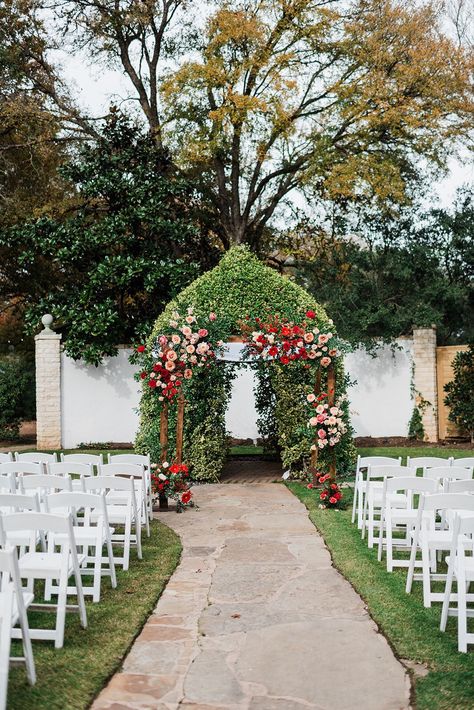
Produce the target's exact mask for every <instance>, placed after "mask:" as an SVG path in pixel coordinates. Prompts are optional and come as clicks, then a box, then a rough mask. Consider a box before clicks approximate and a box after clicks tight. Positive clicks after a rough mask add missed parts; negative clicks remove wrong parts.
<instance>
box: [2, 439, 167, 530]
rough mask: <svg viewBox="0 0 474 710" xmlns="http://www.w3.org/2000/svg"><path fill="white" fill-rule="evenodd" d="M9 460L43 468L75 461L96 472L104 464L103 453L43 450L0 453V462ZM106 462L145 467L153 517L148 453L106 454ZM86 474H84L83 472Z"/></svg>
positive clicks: (150, 516) (149, 514)
mask: <svg viewBox="0 0 474 710" xmlns="http://www.w3.org/2000/svg"><path fill="white" fill-rule="evenodd" d="M11 461H17V462H19V463H20V462H25V463H39V464H42V465H43V466H44V467H45V468H46V466H47V465H50V464H57V463H69V464H72V463H75V464H83V465H87V466H90V467H92V471H93V472H94V469H95V471H97V472H98V469H99V466H103V465H104V463H105V462H104V456H103V454H87V453H73V454H63V453H61V454H60V455H58V454H57V453H46V452H43V451H27V452H21V453H18V452H15V454H12V452H9V453H0V464H1V463H9V462H11ZM107 463H109V464H112V463H113V464H119V463H120V464H136V465H139V466H143V467H144V469H145V479H146V493H147V497H146V510H147V514H148V519H149V520H152V519H153V499H152V488H151V465H150V456H149V455H148V454H108V455H107ZM85 475H86V474H85Z"/></svg>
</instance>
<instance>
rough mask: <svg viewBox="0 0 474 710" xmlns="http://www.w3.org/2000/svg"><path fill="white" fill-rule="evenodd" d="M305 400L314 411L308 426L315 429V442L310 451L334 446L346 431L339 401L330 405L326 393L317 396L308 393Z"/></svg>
mask: <svg viewBox="0 0 474 710" xmlns="http://www.w3.org/2000/svg"><path fill="white" fill-rule="evenodd" d="M306 400H307V401H308V403H309V404H310V405H311V407H312V409H314V414H313V416H312V417H311V418H310V420H309V426H311V427H317V430H316V434H317V440H316V443H315V444H313V445H312V446H311V449H315V448H316V447H317V448H319V449H325V448H326V447H327V446H329V447H332V446H336V444H338V443H339V442H340V441H341V438H342V436H343V434H345V433H346V431H347V427H346V425H345V423H344V420H343V416H344V412H343V411H342V409H341V406H340V404H341V400H338V402H337V403H336V404H333V405H331V404H330V403H329V401H328V396H327V393H326V392H321V394H320V395H319V396H317V395H316V394H314V393H310V394H308V395H307V396H306Z"/></svg>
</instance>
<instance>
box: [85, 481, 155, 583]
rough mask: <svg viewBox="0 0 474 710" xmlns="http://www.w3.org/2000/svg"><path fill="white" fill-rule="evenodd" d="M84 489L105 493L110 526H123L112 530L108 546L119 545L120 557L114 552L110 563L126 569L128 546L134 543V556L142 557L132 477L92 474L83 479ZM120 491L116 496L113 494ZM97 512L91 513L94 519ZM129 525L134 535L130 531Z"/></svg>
mask: <svg viewBox="0 0 474 710" xmlns="http://www.w3.org/2000/svg"><path fill="white" fill-rule="evenodd" d="M84 485H85V487H86V491H92V492H94V493H105V494H106V503H107V517H108V519H109V524H110V525H121V526H122V525H123V527H124V532H123V533H117V532H114V533H113V535H112V536H111V538H112V546H113V547H115V546H116V545H117V544H118V545H120V546H121V547H122V546H123V555H122V556H121V557H119V556H116V555H114V558H113V560H114V563H115V564H116V565H120V566H122V567H123V569H124V570H128V567H129V563H130V547H131V545H134V546H136V548H137V556H138V559H139V560H141V559H142V540H141V532H142V528H141V521H140V514H139V511H138V507H137V501H136V497H135V486H134V485H133V479H132V478H122V477H120V476H94V477H93V478H86V479H85V480H84ZM118 493H120V495H117V494H118ZM96 519H97V514H96V513H95V514H94V513H93V514H92V515H91V520H92V521H95V520H96ZM132 526H134V527H135V534H132Z"/></svg>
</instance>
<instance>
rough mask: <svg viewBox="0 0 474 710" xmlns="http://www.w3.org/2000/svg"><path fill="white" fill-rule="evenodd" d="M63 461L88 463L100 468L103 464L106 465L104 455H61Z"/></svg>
mask: <svg viewBox="0 0 474 710" xmlns="http://www.w3.org/2000/svg"><path fill="white" fill-rule="evenodd" d="M61 461H62V462H65V461H67V462H70V463H88V464H92V465H93V466H99V465H100V464H101V463H104V457H103V455H102V454H61Z"/></svg>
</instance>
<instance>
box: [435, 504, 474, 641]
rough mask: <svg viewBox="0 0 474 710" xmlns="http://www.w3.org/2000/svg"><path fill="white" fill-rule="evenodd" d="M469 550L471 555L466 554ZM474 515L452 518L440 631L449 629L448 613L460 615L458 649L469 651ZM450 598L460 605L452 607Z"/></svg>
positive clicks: (473, 613) (472, 636) (473, 599)
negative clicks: (455, 592) (454, 583)
mask: <svg viewBox="0 0 474 710" xmlns="http://www.w3.org/2000/svg"><path fill="white" fill-rule="evenodd" d="M466 553H468V554H466ZM473 555H474V516H465V515H462V514H457V515H456V516H455V518H454V521H453V527H452V540H451V547H450V553H449V556H448V557H447V558H446V561H447V563H448V573H447V575H446V587H445V590H444V598H443V608H442V611H441V623H440V629H441V631H446V623H447V620H448V616H457V618H458V651H460V652H461V653H467V646H468V644H474V633H468V631H467V619H468V617H473V616H474V608H470V609H468V606H467V603H468V602H474V594H472V593H471V594H469V585H470V584H471V582H474V556H473ZM453 582H456V586H457V594H452V587H453ZM451 601H457V608H456V607H450V602H451Z"/></svg>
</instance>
